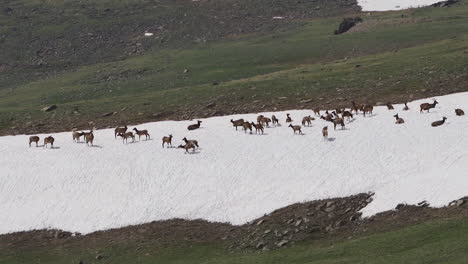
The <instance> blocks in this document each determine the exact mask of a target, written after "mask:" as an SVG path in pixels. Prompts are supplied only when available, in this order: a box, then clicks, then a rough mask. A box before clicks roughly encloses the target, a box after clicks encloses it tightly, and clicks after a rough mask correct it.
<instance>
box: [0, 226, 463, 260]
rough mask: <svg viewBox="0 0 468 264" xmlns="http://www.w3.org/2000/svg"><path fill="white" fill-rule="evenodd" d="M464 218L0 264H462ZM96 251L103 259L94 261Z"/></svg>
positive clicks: (57, 253)
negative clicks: (354, 234)
mask: <svg viewBox="0 0 468 264" xmlns="http://www.w3.org/2000/svg"><path fill="white" fill-rule="evenodd" d="M467 234H468V219H466V218H462V219H452V220H439V221H432V222H427V223H422V224H417V225H414V226H410V227H406V228H403V229H399V230H396V231H391V232H383V233H377V234H374V235H367V236H361V237H358V238H353V239H345V240H338V241H332V240H327V239H324V240H320V241H310V242H302V243H300V244H297V245H294V246H293V247H291V248H286V249H281V250H274V251H267V252H261V253H259V252H234V253H232V252H228V251H227V250H226V249H225V247H224V246H223V245H211V244H191V245H184V246H167V247H154V246H153V245H152V244H151V243H150V242H145V243H144V244H141V243H140V244H138V243H137V242H129V243H127V244H125V245H122V244H115V243H114V244H113V243H110V242H109V243H108V244H106V245H101V244H96V245H94V244H93V245H92V246H91V245H84V244H79V245H76V243H75V244H74V243H69V244H65V245H63V246H48V247H42V246H37V247H32V248H21V249H8V250H2V251H1V252H0V263H8V264H16V263H22V264H23V263H43V264H46V263H50V264H53V263H78V261H79V260H84V261H85V262H86V263H114V264H118V263H122V264H127V263H135V264H144V263H165V264H170V263H174V264H175V263H177V264H183V263H187V264H197V263H200V264H201V263H204V264H211V263H213V264H215V263H217V264H230V263H232V264H234V263H246V264H247V263H257V264H261V263H265V264H274V263H278V264H280V263H290V264H306V263H307V264H313V263H317V264H318V263H320V264H324V263H325V264H326V263H330V264H331V263H353V264H354V263H369V264H371V263H376V264H386V263H389V264H390V263H444V264H449V263H460V264H462V263H466V260H467V259H468V251H467V250H466V249H467V247H468V236H467ZM96 252H99V254H101V255H103V256H106V258H105V259H103V260H101V261H96V260H95V258H94V257H95V256H96V254H97V253H96Z"/></svg>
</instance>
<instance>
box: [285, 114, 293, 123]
mask: <svg viewBox="0 0 468 264" xmlns="http://www.w3.org/2000/svg"><path fill="white" fill-rule="evenodd" d="M286 123H292V119H291V117H290V116H289V114H286Z"/></svg>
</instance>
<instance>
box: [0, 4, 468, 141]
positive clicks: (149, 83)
mask: <svg viewBox="0 0 468 264" xmlns="http://www.w3.org/2000/svg"><path fill="white" fill-rule="evenodd" d="M13 2H21V1H13ZM23 2H24V1H23ZM58 2H60V1H58ZM226 2H229V1H226ZM119 3H120V4H124V3H127V2H126V1H122V2H119ZM223 3H224V2H223ZM127 4H128V3H127ZM72 6H73V5H72ZM104 6H105V5H104ZM177 10H179V9H177ZM104 11H105V10H104ZM175 12H179V11H175ZM272 12H273V11H272ZM291 12H292V11H291ZM273 13H274V12H273ZM273 13H272V14H273ZM360 15H361V16H362V17H363V19H364V23H362V24H360V25H358V26H357V27H356V28H355V29H353V30H352V31H351V32H349V33H346V34H343V35H333V34H332V32H333V30H334V29H336V28H337V26H338V24H339V22H340V21H341V19H342V17H341V16H338V17H328V18H316V19H302V20H301V23H300V24H298V23H299V22H295V24H294V26H291V25H292V24H288V25H289V26H285V27H277V28H276V29H271V30H269V31H268V32H270V33H268V32H263V33H253V34H246V35H236V36H235V37H233V36H231V37H230V38H228V39H226V38H220V39H219V40H217V41H215V42H211V41H209V42H203V41H202V42H199V43H195V44H193V43H192V44H190V45H180V46H178V45H176V44H174V45H171V47H169V46H158V47H157V48H156V46H154V45H153V44H154V43H155V42H157V41H156V40H155V39H151V38H150V39H149V40H146V39H147V38H145V41H150V42H151V41H153V42H152V43H153V44H151V43H150V44H148V45H149V48H145V51H144V52H141V53H139V52H137V53H135V54H132V56H124V57H118V56H115V57H112V56H111V57H106V56H104V55H103V57H99V52H101V51H102V52H112V49H111V48H110V49H109V51H107V49H95V50H94V49H93V51H94V52H95V53H94V54H96V55H95V58H96V61H93V60H87V61H88V62H89V63H86V65H84V64H81V65H80V63H77V64H78V65H73V66H70V68H69V69H67V68H66V67H64V66H63V65H61V66H60V67H61V69H60V70H58V69H57V70H55V71H52V72H51V71H49V70H47V71H45V72H42V69H41V70H36V69H35V68H33V69H29V68H28V69H25V70H24V71H20V72H18V70H17V69H16V68H11V69H8V67H7V66H5V67H4V68H6V69H7V70H4V71H2V72H0V74H1V75H2V77H3V78H2V79H3V80H4V82H7V84H6V85H4V86H3V88H2V89H0V129H1V131H2V133H15V132H18V130H20V131H21V132H36V131H46V130H49V131H50V130H54V129H55V130H57V129H59V130H60V129H70V128H71V127H74V126H76V125H78V126H80V125H81V126H86V127H87V126H88V125H87V121H95V122H96V124H97V126H98V127H103V126H108V125H110V126H113V125H116V124H120V123H124V122H130V123H131V122H133V123H135V122H143V121H149V120H158V119H164V118H173V119H180V118H191V117H205V116H211V115H219V114H227V113H240V112H249V111H261V110H267V109H268V110H273V109H287V108H301V107H312V106H321V107H331V106H336V105H338V104H340V105H346V106H347V105H348V104H349V101H350V100H351V99H352V98H356V99H358V100H362V101H369V102H373V103H377V102H385V101H405V100H409V99H411V98H415V97H423V96H424V97H425V96H432V95H436V94H443V93H451V92H456V91H464V90H466V88H467V85H466V84H467V83H468V74H467V72H468V71H467V67H468V65H467V63H466V61H467V56H468V52H467V50H468V44H467V43H468V41H467V40H468V28H467V27H466V19H467V18H468V4H467V2H466V1H462V2H461V3H459V4H457V5H455V6H453V7H450V8H424V9H416V10H407V11H399V12H386V13H371V14H367V13H366V14H360ZM270 21H271V19H270ZM282 21H287V20H279V21H275V22H274V23H283V22H282ZM109 23H111V22H109ZM285 23H292V22H285ZM99 24H100V27H101V26H104V25H105V23H104V24H101V23H99ZM41 34H42V33H41ZM139 34H140V33H139ZM179 39H180V38H179ZM173 43H175V42H173ZM14 45H15V44H14V43H13V44H11V47H10V50H12V54H11V56H13V53H14V48H13V47H14ZM174 47H175V48H174ZM4 51H5V50H4ZM118 53H120V52H118ZM123 54H124V53H123ZM109 56H110V55H109ZM67 58H68V57H67ZM59 60H60V59H58V58H57V61H59ZM52 61H53V60H52ZM70 63H71V62H70ZM71 64H73V63H71ZM22 74H24V75H27V77H24V78H23V77H19V76H22ZM31 76H33V77H31ZM5 80H13V81H10V83H9V84H8V81H5ZM303 100H305V101H303ZM301 101H303V102H302V103H301ZM210 102H216V106H215V107H211V108H207V107H206V106H207V104H209V103H210ZM50 104H57V105H58V106H59V108H58V109H57V110H56V111H54V112H52V113H44V112H41V111H40V109H41V107H43V106H46V105H50ZM107 112H116V114H114V115H112V116H110V117H102V115H103V114H104V113H107ZM11 127H14V128H13V129H12V128H11Z"/></svg>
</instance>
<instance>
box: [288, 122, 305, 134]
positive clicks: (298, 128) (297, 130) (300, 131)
mask: <svg viewBox="0 0 468 264" xmlns="http://www.w3.org/2000/svg"><path fill="white" fill-rule="evenodd" d="M289 127H290V128H292V129H293V132H294V135H295V134H296V132H299V134H300V135H302V130H301V126H293V125H292V124H289Z"/></svg>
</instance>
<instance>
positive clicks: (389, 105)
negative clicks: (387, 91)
mask: <svg viewBox="0 0 468 264" xmlns="http://www.w3.org/2000/svg"><path fill="white" fill-rule="evenodd" d="M387 109H388V110H393V109H395V108H393V105H392V103H390V102H389V103H387Z"/></svg>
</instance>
